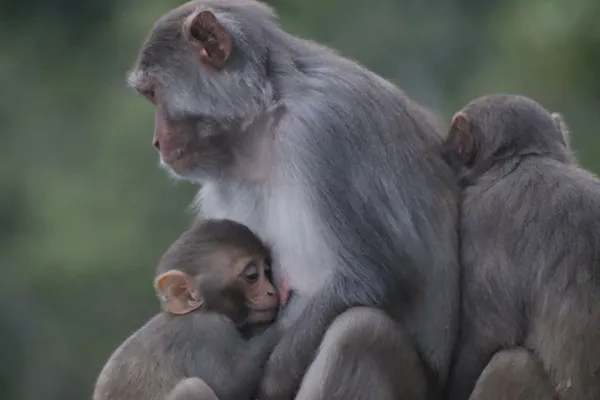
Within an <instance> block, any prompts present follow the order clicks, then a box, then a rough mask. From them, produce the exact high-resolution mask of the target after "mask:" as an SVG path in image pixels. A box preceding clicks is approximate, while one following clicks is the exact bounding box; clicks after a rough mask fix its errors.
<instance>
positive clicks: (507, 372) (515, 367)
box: [469, 348, 556, 400]
mask: <svg viewBox="0 0 600 400" xmlns="http://www.w3.org/2000/svg"><path fill="white" fill-rule="evenodd" d="M525 377H526V378H527V379H524V378H525ZM555 399H556V396H555V394H554V390H553V388H552V385H551V383H550V381H549V379H548V376H547V374H546V371H544V367H543V365H542V364H541V362H540V361H539V360H538V359H537V357H536V356H535V355H534V354H533V353H532V352H530V351H528V350H526V349H524V348H516V349H508V350H502V351H499V352H498V353H496V354H495V355H494V357H492V359H491V360H490V362H489V363H488V365H487V366H486V367H485V369H484V370H483V372H482V373H481V376H480V378H479V379H478V380H477V385H476V386H475V389H473V393H472V394H471V396H470V397H469V400H555Z"/></svg>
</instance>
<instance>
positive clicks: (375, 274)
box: [130, 0, 458, 400]
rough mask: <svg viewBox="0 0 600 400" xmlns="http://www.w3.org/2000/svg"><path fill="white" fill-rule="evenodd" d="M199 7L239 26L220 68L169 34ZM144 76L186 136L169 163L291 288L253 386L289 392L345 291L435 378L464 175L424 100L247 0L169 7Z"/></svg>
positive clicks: (453, 292) (451, 302)
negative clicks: (179, 156) (386, 320)
mask: <svg viewBox="0 0 600 400" xmlns="http://www.w3.org/2000/svg"><path fill="white" fill-rule="evenodd" d="M198 10H200V11H202V10H209V11H212V12H213V13H214V15H215V16H216V17H217V19H218V20H219V21H220V23H221V24H222V25H223V26H224V27H225V29H226V30H228V32H229V33H230V34H231V35H232V37H233V42H234V49H233V52H232V55H231V58H230V60H229V62H228V64H227V65H226V66H225V68H224V69H223V70H219V71H215V70H212V69H209V68H206V67H205V66H204V65H201V64H200V63H199V62H198V61H197V60H196V58H195V57H194V54H195V53H194V47H193V46H192V45H190V44H189V43H188V42H185V41H182V40H181V35H179V36H178V35H177V32H178V31H179V29H180V26H181V23H182V21H184V20H185V19H186V18H189V15H190V14H191V13H194V12H197V11H198ZM149 82H150V83H151V84H153V85H155V86H156V87H157V88H158V93H159V94H160V97H161V98H160V100H159V101H158V103H157V104H158V105H157V108H158V110H165V113H166V115H167V116H168V118H169V121H170V122H171V123H172V124H173V130H172V132H171V134H172V135H175V134H177V135H180V137H183V136H185V137H186V138H187V139H185V143H186V144H185V145H186V146H187V149H186V150H185V151H184V152H183V153H185V154H187V155H188V156H189V157H188V158H187V159H185V163H183V161H182V162H181V163H180V164H179V165H178V167H177V168H176V169H177V171H176V170H175V168H174V167H173V165H169V164H168V163H163V164H165V166H166V167H167V168H168V169H170V170H171V171H172V172H173V174H174V175H176V176H178V177H181V178H185V179H189V180H192V181H195V182H198V183H200V184H202V189H201V190H200V193H199V196H198V201H197V204H198V208H199V211H200V213H201V214H202V215H203V216H206V217H210V218H229V219H233V220H236V221H239V222H242V223H244V224H245V225H248V226H249V227H250V228H251V229H252V230H253V231H254V232H256V233H257V234H258V235H259V236H260V237H261V238H262V239H263V240H264V241H266V242H267V243H268V244H269V245H271V247H272V251H273V256H274V262H275V267H276V272H277V270H279V271H278V272H279V275H283V276H285V278H286V279H287V280H288V281H289V283H290V286H291V287H292V289H293V290H294V293H295V297H296V299H295V300H293V301H294V303H293V304H294V305H295V307H294V309H295V310H296V312H295V313H294V314H296V315H293V316H290V314H287V315H284V316H283V318H284V319H286V325H290V330H289V332H288V333H287V334H286V335H285V336H284V338H283V340H282V341H281V343H280V344H279V345H278V346H277V347H276V349H275V351H274V353H273V355H272V357H271V359H270V361H269V363H268V364H267V368H266V377H265V382H264V383H265V384H264V387H263V393H262V394H263V398H264V399H284V398H289V397H291V396H292V394H293V393H294V392H296V391H297V390H298V388H299V385H300V383H301V380H302V376H303V375H304V373H305V372H306V370H307V369H308V367H309V365H310V363H311V361H312V360H313V357H314V356H315V354H316V353H317V351H318V348H319V346H320V344H321V341H322V339H323V337H324V336H325V334H326V331H327V329H328V327H329V326H330V325H331V323H332V322H333V321H334V320H335V318H336V317H337V316H338V315H340V314H341V313H342V312H344V311H345V310H348V309H350V308H352V307H355V306H367V307H374V308H381V309H384V310H385V311H387V312H388V314H389V315H390V316H392V317H393V318H394V319H395V320H396V321H398V322H400V323H401V326H402V327H403V329H405V330H406V332H407V334H408V335H409V337H410V338H411V341H412V342H414V344H415V345H416V348H417V350H418V353H419V355H420V356H421V357H422V358H423V360H424V361H425V364H426V366H427V369H428V370H431V371H432V372H433V373H434V376H435V377H436V378H437V382H436V383H440V384H443V383H444V382H445V380H446V375H447V371H448V368H449V363H450V356H451V350H452V348H453V346H454V343H455V338H456V332H457V327H458V326H457V322H458V256H457V251H458V249H457V247H458V240H457V232H456V224H457V214H458V204H457V203H458V188H457V187H456V185H455V181H454V179H453V177H452V174H451V171H450V169H449V168H448V166H447V165H446V164H445V163H444V162H443V160H442V159H441V157H440V154H439V153H440V145H441V137H442V132H441V131H440V129H439V127H438V125H437V121H436V120H435V119H434V118H433V117H432V115H431V114H430V113H429V112H428V111H426V110H425V109H423V108H422V107H420V106H419V105H417V104H416V103H414V102H413V101H411V100H409V99H408V98H407V97H406V95H405V94H404V93H403V92H402V91H401V90H400V89H398V88H396V87H395V86H394V85H392V84H391V83H390V82H388V81H386V80H384V79H383V78H381V77H379V76H377V75H375V74H374V73H372V72H370V71H369V70H367V69H365V68H364V67H362V66H360V65H359V64H357V63H356V62H353V61H351V60H348V59H346V58H343V57H341V56H339V55H338V54H336V53H335V52H334V51H332V50H330V49H327V48H325V47H323V46H321V45H318V44H316V43H313V42H310V41H306V40H303V39H299V38H296V37H294V36H291V35H289V34H287V33H285V32H284V31H283V30H281V28H280V27H279V26H278V24H277V22H276V20H275V18H274V13H273V12H272V11H271V10H270V9H268V8H267V7H266V6H264V5H262V4H260V3H257V2H253V1H241V0H236V1H217V0H198V1H193V2H191V3H188V4H186V5H184V6H182V7H180V8H178V9H176V10H175V11H173V12H171V13H169V14H167V16H166V17H163V18H162V19H161V20H160V21H159V22H158V23H157V24H156V25H155V28H154V29H153V31H152V33H151V34H150V36H149V38H148V40H147V41H146V43H145V45H144V47H143V49H142V53H141V55H140V60H139V61H138V64H137V65H136V67H135V69H134V71H133V72H132V74H131V76H130V83H131V84H132V86H134V87H135V88H137V89H138V90H140V89H142V88H143V86H144V85H147V84H148V83H149ZM184 118H185V119H184ZM190 119H193V121H194V122H193V123H192V122H190V121H189V120H190ZM206 119H208V120H210V121H211V123H213V122H215V121H216V123H217V124H218V126H219V128H218V129H217V130H216V131H218V132H219V133H220V136H219V138H220V140H222V141H224V142H226V144H227V145H226V146H223V147H222V148H221V149H220V151H219V152H217V151H212V150H214V148H210V150H211V151H210V152H209V151H208V150H207V151H204V150H205V149H204V148H202V146H207V147H210V146H209V145H207V144H206V143H207V141H205V140H204V139H203V138H204V137H205V136H203V135H206V134H207V133H206V130H205V129H203V125H204V124H205V122H204V121H205V120H206ZM175 132H176V133H175ZM211 132H214V130H213V131H211ZM201 150H202V151H201ZM161 151H164V150H161ZM201 152H202V154H204V157H202V158H201V157H199V156H198V157H196V154H199V153H201ZM207 155H209V156H207ZM184 164H185V167H184V166H183V165H184ZM284 314H285V313H284ZM349 329H352V328H349ZM349 334H350V333H349ZM355 346H361V343H360V341H357V343H355ZM338 368H340V369H341V368H354V366H344V365H340V366H338ZM340 374H342V375H343V371H340ZM403 375H404V374H403V373H401V372H399V377H400V378H399V379H403V378H402V376H403ZM365 376H366V375H365ZM367 379H368V378H367ZM337 395H338V396H341V397H339V398H349V397H348V396H350V397H352V398H355V399H358V400H360V399H359V398H357V397H355V396H354V393H352V392H344V391H343V390H340V392H338V393H337ZM344 395H346V397H344ZM336 398H337V397H336ZM366 398H368V399H370V398H372V397H366Z"/></svg>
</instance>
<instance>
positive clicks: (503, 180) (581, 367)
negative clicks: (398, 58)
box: [446, 95, 600, 400]
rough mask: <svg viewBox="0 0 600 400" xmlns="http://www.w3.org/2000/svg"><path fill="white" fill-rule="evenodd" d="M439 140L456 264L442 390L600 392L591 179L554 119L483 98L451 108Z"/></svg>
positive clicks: (596, 210) (526, 104)
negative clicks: (450, 351)
mask: <svg viewBox="0 0 600 400" xmlns="http://www.w3.org/2000/svg"><path fill="white" fill-rule="evenodd" d="M446 145H447V152H446V155H447V157H448V159H449V160H450V162H452V163H453V164H454V165H455V166H456V170H457V172H458V174H459V177H460V181H461V186H462V187H463V204H462V219H461V243H462V249H461V258H462V264H463V268H464V270H463V287H462V301H463V309H462V322H461V329H462V331H461V334H460V339H459V344H458V348H457V356H456V361H455V363H454V365H453V367H452V373H451V375H450V385H449V390H448V391H449V395H450V396H449V398H450V399H451V400H462V399H467V398H470V399H482V400H483V399H485V400H500V399H502V400H504V399H511V400H512V399H517V400H519V399H535V400H537V399H539V400H544V399H555V398H560V399H561V400H592V399H599V398H600V357H599V356H598V355H599V354H600V269H599V267H600V235H599V234H598V227H599V226H600V180H599V179H598V178H597V177H596V176H594V175H592V174H590V173H589V172H587V171H585V170H583V169H582V168H580V167H579V166H578V165H577V163H576V161H575V158H574V156H573V155H572V154H571V152H570V146H569V132H568V128H567V126H566V124H565V123H564V120H563V119H562V117H560V115H559V114H550V113H549V112H548V111H546V110H545V109H544V108H543V107H542V106H541V105H539V104H538V103H536V102H535V101H533V100H531V99H528V98H526V97H522V96H511V95H490V96H485V97H482V98H479V99H476V100H473V101H472V102H471V103H469V104H468V105H467V106H466V107H465V108H464V109H462V110H461V111H460V112H458V113H457V114H456V115H455V116H454V118H453V120H452V124H451V127H450V130H449V134H448V138H447V142H446ZM486 365H487V366H486ZM482 371H483V373H482ZM469 396H470V397H469Z"/></svg>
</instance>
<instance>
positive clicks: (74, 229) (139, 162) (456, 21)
mask: <svg viewBox="0 0 600 400" xmlns="http://www.w3.org/2000/svg"><path fill="white" fill-rule="evenodd" d="M180 3H181V2H179V1H173V0H161V1H159V0H144V1H141V0H121V1H118V2H117V1H114V0H111V1H108V0H104V1H101V2H99V1H89V0H30V1H29V2H27V3H24V2H22V1H17V0H3V1H2V2H0V22H1V23H0V30H2V31H3V34H2V35H0V48H1V49H2V50H1V51H2V53H1V56H0V85H1V88H2V94H3V95H2V96H1V97H0V121H1V125H0V126H1V129H2V133H1V135H2V138H3V142H2V146H1V147H0V153H1V157H0V160H1V161H0V162H1V163H2V164H1V165H0V188H1V189H0V262H1V263H2V271H3V273H2V278H3V279H0V289H1V290H0V352H1V357H2V358H1V360H2V363H1V364H0V398H1V399H7V400H37V399H42V398H44V399H47V400H53V399H56V400H59V399H60V400H80V399H84V398H89V397H90V394H91V390H92V386H93V383H94V380H95V378H96V375H97V373H98V372H99V370H100V368H101V367H102V365H103V363H104V362H105V360H106V359H107V357H108V356H109V354H110V352H111V351H112V350H113V349H114V348H116V346H117V345H118V344H119V343H120V342H121V341H122V340H123V339H125V337H126V336H127V335H128V334H130V333H131V332H132V331H133V330H134V329H135V328H137V327H138V326H139V325H140V324H141V323H143V321H145V320H146V319H147V318H148V317H149V316H150V315H151V314H152V313H154V312H156V311H157V309H158V303H157V301H156V300H155V298H154V294H153V292H152V286H151V280H152V274H153V271H154V266H155V263H156V261H157V259H158V257H159V256H160V255H161V254H162V252H163V251H164V250H165V249H166V247H167V246H168V245H169V243H170V242H171V241H172V240H173V239H174V238H175V237H176V236H177V235H178V234H179V233H180V232H181V231H182V230H183V229H184V228H185V227H186V226H187V224H188V223H189V220H190V218H191V213H190V212H189V211H188V205H189V204H190V202H191V199H192V197H193V195H194V191H195V187H193V186H192V185H190V184H186V183H176V182H174V181H172V180H170V179H169V178H168V177H167V174H166V173H164V172H163V171H161V170H160V169H159V168H158V163H157V156H156V154H155V152H154V149H153V148H152V146H151V145H150V142H151V132H152V129H153V118H152V109H151V106H150V105H149V104H147V102H145V101H142V100H141V99H140V98H139V97H138V96H136V95H135V94H133V93H131V92H130V91H129V90H127V89H126V88H125V85H124V77H125V74H126V72H127V70H128V68H129V67H130V66H131V64H132V62H133V61H134V59H135V57H136V53H137V49H138V46H139V45H140V43H141V41H142V40H143V38H144V36H145V35H146V32H147V31H148V29H149V28H150V27H151V25H152V23H153V21H154V20H155V19H156V18H157V17H159V16H160V15H161V14H162V13H163V12H165V11H166V10H168V9H169V8H170V7H172V6H175V5H178V4H180ZM271 4H273V5H274V6H275V7H276V8H277V10H278V12H279V14H280V16H281V20H282V24H283V25H284V27H285V28H286V29H288V30H289V31H291V32H292V33H295V34H299V35H302V36H304V37H308V38H312V39H315V40H317V41H320V42H323V43H325V44H328V45H331V46H332V47H334V48H336V49H338V50H340V51H341V52H342V53H343V54H345V55H347V56H349V57H352V58H355V59H357V60H359V61H361V62H362V63H363V64H365V65H366V66H368V67H369V68H371V69H373V70H374V71H376V72H378V73H380V74H381V75H383V76H385V77H386V78H389V79H391V80H392V81H394V82H395V83H397V84H398V85H399V86H401V87H402V88H404V89H405V90H406V91H407V93H408V94H409V95H410V96H412V97H413V98H415V99H416V100H418V101H420V102H421V103H423V104H425V105H427V106H429V107H430V108H432V109H433V110H435V111H437V112H438V113H439V114H440V115H441V116H443V118H444V119H445V120H446V121H447V120H449V118H450V116H451V115H452V113H453V112H454V111H456V110H457V109H458V108H460V107H461V106H462V105H463V104H465V103H466V102H468V101H469V100H470V99H472V98H474V97H476V96H479V95H483V94H486V93H490V92H515V93H521V94H524V95H528V96H531V97H533V98H535V99H536V100H538V101H540V102H541V103H542V104H544V105H545V106H547V107H548V108H550V109H552V110H554V111H561V112H563V113H564V114H565V116H566V119H567V122H568V123H569V125H570V126H571V128H572V130H573V145H574V147H575V148H576V149H578V150H579V155H580V159H581V160H582V162H583V164H584V165H585V166H586V167H587V168H589V169H592V170H594V171H600V160H598V159H597V158H596V157H597V156H598V155H599V149H598V144H599V141H600V139H599V138H598V136H597V135H596V132H595V129H596V128H597V127H599V126H600V113H598V109H599V108H600V76H599V75H598V71H599V70H600V24H598V21H599V17H600V2H598V1H595V0H530V1H526V2H523V1H515V0H502V1H501V0H493V1H492V0H490V1H486V2H482V1H475V0H455V1H452V2H449V1H442V0H404V1H402V0H397V1H393V0H370V1H368V2H367V1H364V0H328V1H321V0H272V1H271Z"/></svg>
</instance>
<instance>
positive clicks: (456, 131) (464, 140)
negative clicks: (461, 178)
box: [448, 112, 476, 165]
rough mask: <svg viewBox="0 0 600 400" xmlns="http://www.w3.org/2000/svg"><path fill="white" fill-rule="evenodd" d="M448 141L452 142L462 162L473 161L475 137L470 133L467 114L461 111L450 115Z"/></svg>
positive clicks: (468, 162)
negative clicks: (452, 115)
mask: <svg viewBox="0 0 600 400" xmlns="http://www.w3.org/2000/svg"><path fill="white" fill-rule="evenodd" d="M448 141H449V142H450V143H452V146H453V147H454V149H455V151H456V153H457V154H458V157H459V158H460V161H461V162H462V163H463V164H465V165H469V164H471V163H472V162H473V160H474V159H475V155H476V148H475V139H474V138H473V135H472V134H471V128H470V127H469V121H468V119H467V116H466V115H464V114H463V113H460V112H459V113H457V114H455V115H454V117H452V122H451V123H450V131H449V132H448Z"/></svg>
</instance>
